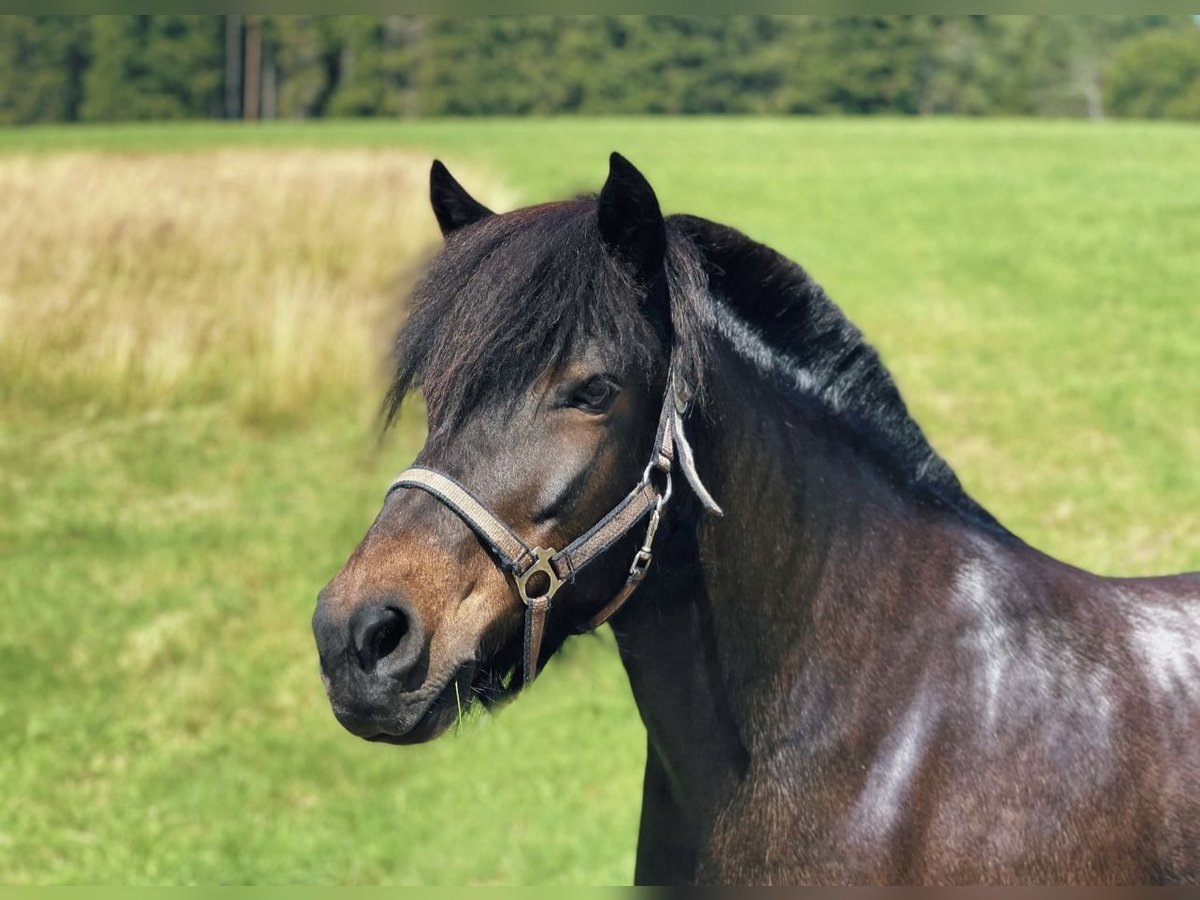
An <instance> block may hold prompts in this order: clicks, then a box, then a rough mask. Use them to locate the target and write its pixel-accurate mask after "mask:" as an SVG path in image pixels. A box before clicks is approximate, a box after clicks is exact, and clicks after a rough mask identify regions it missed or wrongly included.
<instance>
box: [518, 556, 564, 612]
mask: <svg viewBox="0 0 1200 900" xmlns="http://www.w3.org/2000/svg"><path fill="white" fill-rule="evenodd" d="M557 555H558V551H557V550H554V549H553V548H551V549H549V550H547V549H546V548H545V547H534V548H533V556H534V559H535V560H536V561H535V562H534V564H533V565H532V566H530V567H529V568H528V569H526V570H525V571H524V572H521V573H520V574H517V573H516V572H514V573H513V580H514V581H516V583H517V592H518V593H519V594H520V595H521V600H522V602H524V604H525V605H526V606H532V605H535V604H538V603H542V602H544V603H547V604H548V603H549V602H550V599H551V598H552V597H553V596H554V595H555V594H556V593H557V592H558V589H559V588H560V587H562V586H563V580H562V579H561V578H559V577H558V573H557V572H555V571H554V566H552V565H551V563H552V562H553V561H554V558H555V557H556V556H557ZM538 572H542V573H543V574H545V576H546V579H547V581H546V589H545V590H544V591H542V592H541V593H539V594H534V595H533V596H530V595H529V593H528V590H527V589H526V585H528V583H529V579H530V578H532V577H533V576H534V575H536V574H537V573H538Z"/></svg>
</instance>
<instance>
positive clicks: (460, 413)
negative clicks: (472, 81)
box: [313, 155, 1200, 884]
mask: <svg viewBox="0 0 1200 900" xmlns="http://www.w3.org/2000/svg"><path fill="white" fill-rule="evenodd" d="M431 193H432V199H433V207H434V212H435V214H436V216H437V219H438V222H439V223H440V225H441V227H442V231H443V233H444V234H445V236H446V240H445V245H444V247H443V249H442V251H441V253H440V254H439V255H438V256H437V258H436V259H434V260H433V262H432V263H431V266H430V268H429V271H428V273H427V275H426V277H425V278H424V280H423V282H422V283H421V284H420V285H419V286H418V288H417V289H416V291H415V294H414V297H413V302H412V308H411V313H410V315H409V317H408V320H407V323H406V324H405V326H404V327H403V329H402V331H401V333H400V335H399V337H398V340H397V348H396V350H397V359H398V367H397V372H396V378H395V383H394V385H393V387H392V390H391V393H390V400H389V411H390V414H392V415H394V414H395V411H396V409H397V408H398V405H399V404H400V402H401V399H402V398H403V397H404V395H405V394H406V392H407V391H409V390H410V389H411V388H419V389H420V390H421V391H422V392H423V394H424V397H425V401H426V404H427V410H428V426H429V436H428V441H427V443H426V445H425V447H424V449H423V450H422V452H421V454H420V456H419V458H418V461H417V463H418V466H417V468H414V469H410V470H409V471H408V472H407V473H406V474H405V476H404V477H402V478H401V479H399V480H398V482H397V485H396V487H395V488H394V489H393V490H392V491H390V492H389V493H388V495H387V499H386V500H385V502H384V506H383V509H382V511H381V512H380V514H379V517H378V518H377V519H376V521H375V523H374V524H373V525H372V526H371V528H370V530H369V531H368V532H367V535H366V537H365V538H364V539H363V541H362V543H361V544H360V545H359V547H358V548H357V549H356V550H355V552H354V554H353V555H352V556H351V558H350V560H349V561H348V562H347V564H346V566H345V567H344V568H343V569H342V571H341V572H340V573H339V574H338V575H337V577H335V578H334V579H333V581H332V582H331V583H330V584H329V586H328V587H326V588H325V590H324V591H323V592H322V593H321V596H320V600H319V603H318V606H317V610H316V613H315V615H314V617H313V629H314V632H315V635H316V639H317V645H318V648H319V651H320V658H321V668H322V672H323V677H324V680H325V685H326V689H327V691H328V694H329V698H330V702H331V703H332V706H333V709H334V712H335V714H336V715H337V717H338V719H339V721H341V722H342V724H343V725H345V727H346V728H348V729H349V730H350V731H352V732H353V733H355V734H357V735H360V736H362V737H364V738H367V739H371V740H378V741H386V742H391V743H399V744H403V743H410V742H417V741H425V740H429V739H431V738H433V737H435V736H437V735H438V734H440V733H441V732H442V731H444V730H445V729H446V727H447V726H448V724H450V723H451V722H452V721H453V720H454V719H455V717H456V714H457V712H456V705H457V704H456V702H455V696H456V693H458V695H459V696H461V697H463V698H473V699H475V700H476V701H477V702H480V703H483V704H491V703H495V702H497V701H499V700H501V699H504V698H506V697H508V696H511V695H512V694H514V693H515V692H517V691H518V690H519V689H520V687H521V685H522V684H524V683H526V682H527V681H528V680H529V679H530V678H532V677H533V675H535V674H536V673H537V670H538V668H539V667H540V666H541V665H543V664H544V663H545V661H546V659H547V658H549V656H550V655H551V654H552V653H553V652H554V651H555V649H557V647H558V646H560V645H561V644H562V642H563V641H564V640H565V639H566V638H567V637H568V636H570V635H571V634H573V633H575V632H576V631H578V630H581V629H583V628H586V627H587V626H588V625H589V624H590V623H594V622H595V621H596V620H598V619H599V618H601V617H602V616H603V615H606V614H607V613H608V612H611V610H612V607H613V606H614V604H615V603H616V601H614V600H613V598H614V596H615V597H616V600H617V601H623V600H628V602H626V603H624V605H621V606H620V608H619V609H618V610H617V612H616V613H615V615H613V617H612V619H611V623H612V627H613V629H614V631H615V633H616V636H617V640H618V644H619V647H620V652H621V657H622V660H623V661H624V664H625V667H626V669H627V671H628V674H629V679H630V682H631V685H632V688H633V693H634V696H635V698H636V701H637V704H638V708H639V710H640V713H641V716H642V720H643V721H644V723H645V726H646V731H647V738H648V747H647V759H646V773H645V792H644V799H643V808H642V819H641V830H640V835H639V843H638V858H637V871H636V880H637V881H638V882H641V883H682V882H724V883H776V884H779V883H845V882H854V883H876V882H918V883H919V882H925V883H930V882H938V883H978V882H987V883H1016V882H1023V883H1144V882H1151V883H1153V882H1196V881H1200V574H1189V575H1176V576H1171V577H1161V578H1140V579H1113V578H1102V577H1099V576H1096V575H1092V574H1089V573H1088V572H1084V571H1081V570H1079V569H1076V568H1073V567H1071V566H1069V565H1066V564H1064V563H1061V562H1058V561H1056V560H1054V559H1051V558H1050V557H1048V556H1046V555H1044V554H1042V553H1040V552H1038V551H1037V550H1035V549H1033V548H1032V547H1029V546H1028V545H1026V544H1025V543H1023V542H1022V541H1021V540H1019V539H1018V538H1016V537H1015V536H1013V535H1012V534H1011V533H1009V532H1008V531H1007V530H1006V529H1005V528H1004V527H1003V526H1001V525H1000V524H999V523H998V522H997V521H996V520H995V519H994V518H993V517H992V516H991V515H989V514H988V512H986V511H985V510H984V509H983V508H981V507H980V506H979V505H978V504H977V503H976V502H974V501H973V500H972V499H971V498H970V497H969V496H967V495H966V493H965V492H964V490H963V489H962V487H961V486H960V484H959V482H958V479H957V478H956V477H955V475H954V473H953V472H952V471H951V469H950V468H949V466H948V465H947V464H946V463H945V462H944V461H943V460H942V459H941V458H940V457H939V456H938V455H937V454H936V453H935V452H934V450H933V449H932V448H931V447H930V445H929V443H928V442H927V441H926V439H925V437H924V436H923V434H922V432H921V430H920V428H918V426H917V425H916V423H915V422H914V421H913V420H912V418H911V417H910V416H909V415H908V413H907V411H906V409H905V406H904V403H903V401H902V400H901V398H900V395H899V393H898V391H897V389H896V387H895V385H894V382H893V381H892V379H891V378H890V377H889V375H888V373H887V371H886V370H885V369H884V367H883V365H882V363H881V362H880V360H879V357H878V356H877V354H876V353H875V351H874V350H873V349H872V348H871V347H870V346H869V345H868V344H867V343H866V342H865V341H864V339H863V337H862V335H861V334H860V333H859V331H858V330H857V329H856V328H855V327H854V326H853V325H851V324H850V323H849V322H848V321H847V320H846V318H845V317H844V316H843V314H842V313H841V312H840V310H839V309H838V308H837V307H836V306H835V305H834V304H833V303H832V302H831V301H830V300H829V299H828V298H827V297H826V295H825V294H824V292H823V291H822V290H821V288H820V287H819V286H818V285H817V284H816V283H815V282H814V281H813V280H812V279H811V278H810V277H809V276H808V275H807V274H806V273H805V271H804V270H803V269H801V268H800V267H798V266H797V265H795V264H793V263H792V262H790V261H788V260H787V259H784V258H783V257H781V256H780V255H779V254H777V253H775V252H774V251H772V250H770V249H768V248H767V247H764V246H762V245H760V244H757V243H755V242H753V241H752V240H750V239H748V238H747V237H745V236H744V235H742V234H740V233H738V232H737V231H734V230H733V229H731V228H727V227H725V226H722V225H718V224H715V223H713V222H709V221H705V220H703V219H699V218H694V217H691V216H671V217H668V218H664V217H663V216H662V214H661V212H660V211H659V205H658V201H657V199H656V198H655V195H654V193H653V191H652V189H651V187H650V185H649V184H648V183H647V182H646V180H645V179H644V178H643V177H642V175H641V174H640V173H639V172H638V171H637V170H636V169H635V168H633V167H632V166H631V165H630V164H629V163H628V162H626V161H625V160H623V159H622V158H621V157H619V156H616V155H614V156H613V158H612V160H611V167H610V173H609V177H608V180H607V181H606V183H605V185H604V188H603V190H602V191H601V193H600V194H599V196H598V197H596V198H588V199H577V200H571V201H567V202H562V203H552V204H547V205H544V206H537V207H532V208H528V209H522V210H518V211H516V212H511V213H507V214H505V215H495V214H493V213H492V212H491V211H489V210H488V209H486V208H485V207H484V206H482V205H481V204H479V203H478V202H476V201H475V200H474V199H472V198H471V197H470V196H469V195H468V194H467V193H466V192H465V191H464V190H463V189H462V187H461V186H459V185H458V183H457V182H456V181H455V180H454V179H453V178H452V177H451V176H450V174H449V173H448V172H447V171H446V170H445V169H444V168H443V167H442V166H441V165H440V164H436V163H435V165H434V169H433V175H432V190H431ZM648 460H649V461H650V463H649V465H648V464H647V461H648ZM671 476H674V478H673V481H674V485H673V489H671V488H670V487H669V484H670V480H671ZM631 488H632V489H633V490H632V491H631ZM709 494H711V499H710V498H709ZM713 501H715V502H713ZM718 505H719V510H718ZM622 510H623V512H622ZM651 519H653V521H654V524H655V525H656V526H658V527H657V534H654V533H653V532H654V530H655V529H654V528H649V527H648V526H647V522H648V521H649V520H651ZM606 523H607V524H606ZM648 532H649V533H648ZM543 548H551V549H543ZM552 548H566V549H562V550H558V551H554V550H553V549H552ZM643 550H644V551H646V552H645V553H644V554H643V553H642V552H640V551H643ZM568 551H570V552H568ZM651 557H652V561H651ZM631 560H633V564H632V565H631V564H630V561H631ZM631 572H632V573H633V574H628V573H631ZM535 581H537V582H538V583H537V584H534V582H535ZM639 584H640V587H638V586H639ZM531 585H532V586H531ZM631 585H632V587H638V590H637V592H636V593H632V590H631V587H630V586H631ZM559 587H561V588H562V590H561V592H559V593H557V595H555V592H556V591H557V589H558V588H559ZM631 593H632V596H629V595H630V594H631ZM616 605H619V604H616ZM598 614H599V615H598ZM527 659H528V661H529V664H528V666H527V669H528V670H527V671H525V673H524V674H523V675H522V668H521V667H522V662H523V660H527Z"/></svg>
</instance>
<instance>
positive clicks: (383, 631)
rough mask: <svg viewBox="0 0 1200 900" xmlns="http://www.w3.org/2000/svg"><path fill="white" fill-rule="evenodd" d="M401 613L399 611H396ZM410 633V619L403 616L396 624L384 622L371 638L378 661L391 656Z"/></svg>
mask: <svg viewBox="0 0 1200 900" xmlns="http://www.w3.org/2000/svg"><path fill="white" fill-rule="evenodd" d="M394 612H397V613H398V612H399V610H394ZM407 633H408V619H407V618H406V617H405V616H403V615H401V616H400V618H399V619H398V620H397V621H396V622H390V623H389V622H384V623H382V624H380V626H379V627H378V628H377V629H376V630H375V634H374V636H373V637H372V638H371V646H372V647H373V648H374V650H375V658H376V659H384V658H385V657H388V656H391V654H392V651H393V650H395V649H396V647H397V646H399V644H400V641H401V640H403V639H404V635H405V634H407Z"/></svg>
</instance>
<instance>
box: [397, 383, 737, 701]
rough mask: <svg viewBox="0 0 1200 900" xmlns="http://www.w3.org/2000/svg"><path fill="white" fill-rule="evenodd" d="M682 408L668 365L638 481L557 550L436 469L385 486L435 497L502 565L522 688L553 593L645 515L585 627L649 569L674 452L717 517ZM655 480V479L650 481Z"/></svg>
mask: <svg viewBox="0 0 1200 900" xmlns="http://www.w3.org/2000/svg"><path fill="white" fill-rule="evenodd" d="M686 408H687V402H686V398H685V396H684V393H683V391H682V390H676V377H675V366H674V363H672V365H671V366H670V368H669V369H668V371H667V388H666V396H665V397H664V398H663V405H662V411H661V413H659V417H658V429H657V431H656V432H655V435H654V447H653V449H652V450H651V453H650V462H649V463H648V464H647V465H646V470H645V472H643V473H642V478H641V480H640V481H639V482H638V483H637V485H636V486H635V487H634V488H633V490H631V491H630V492H629V493H628V494H626V495H625V498H624V499H623V500H622V501H621V502H620V503H618V504H617V505H616V506H614V507H613V508H612V510H610V511H609V513H608V515H606V516H605V517H604V518H602V519H601V520H600V521H599V522H597V523H596V524H595V525H593V526H592V527H591V528H589V529H588V530H587V531H585V532H584V533H583V534H581V535H580V536H579V537H577V538H576V539H575V540H573V541H571V543H569V544H567V546H565V547H564V548H563V549H562V550H555V549H554V548H552V547H551V548H546V547H530V546H529V544H527V543H526V542H525V541H524V540H522V539H521V537H520V536H519V535H518V534H517V533H516V532H515V531H513V530H512V529H511V528H510V527H509V526H508V525H507V524H505V522H504V520H502V519H501V518H500V517H499V516H497V515H496V514H495V513H493V512H492V511H491V510H490V509H488V508H487V506H486V505H484V504H483V503H482V502H480V501H479V500H478V499H477V498H476V497H475V495H474V494H472V493H471V491H470V490H469V489H468V488H466V487H464V486H463V485H462V484H460V483H459V482H458V481H456V480H455V479H453V478H451V477H450V476H449V475H446V474H444V473H442V472H438V471H436V470H434V469H430V468H428V467H426V466H412V467H410V468H408V469H405V470H404V471H403V472H401V473H400V476H399V477H398V478H397V479H396V480H395V481H393V482H392V484H391V487H389V488H388V494H389V495H390V494H391V492H392V491H393V490H395V489H396V488H418V489H420V490H422V491H425V492H426V493H428V494H430V495H432V496H433V497H436V498H437V499H438V500H440V501H441V502H442V503H443V504H445V505H446V506H447V507H448V508H449V509H450V510H451V511H452V512H454V514H455V515H457V516H458V517H459V518H460V519H462V520H463V522H465V523H466V524H467V525H468V526H469V527H470V528H471V530H472V531H474V532H475V533H476V534H477V535H478V536H479V538H480V540H482V541H483V543H484V544H485V545H486V546H487V547H488V549H490V550H491V551H492V554H493V555H494V557H495V559H496V560H497V561H498V563H499V565H500V567H501V568H502V569H504V570H505V571H506V572H508V573H509V574H511V575H512V578H513V582H514V584H515V585H516V588H517V594H518V595H519V596H520V598H521V602H522V603H524V604H525V648H524V657H525V660H524V679H525V684H529V683H530V682H532V681H533V679H534V677H535V676H536V675H537V664H538V658H539V655H540V653H541V648H542V636H543V634H544V633H545V630H546V615H547V613H549V611H550V602H551V600H553V598H554V595H555V594H556V593H558V589H559V588H561V587H562V586H563V585H564V584H566V583H568V582H572V581H574V580H575V576H576V575H577V574H578V573H579V572H580V570H582V569H583V568H585V567H586V566H587V565H589V564H590V563H592V562H594V561H595V560H596V559H597V558H598V557H599V556H600V555H601V554H602V553H604V551H606V550H608V549H609V548H610V547H612V546H613V544H615V543H617V541H619V540H620V539H621V538H623V537H624V536H625V535H626V534H627V533H628V532H629V531H630V530H632V529H633V528H634V526H636V525H637V524H638V523H639V522H641V521H642V519H644V518H645V517H646V516H647V514H648V515H649V517H650V519H649V521H648V522H647V524H646V532H645V536H644V537H643V538H642V544H641V547H640V548H639V549H638V551H637V553H635V554H634V557H633V563H632V564H631V565H630V566H629V574H628V576H627V577H626V579H625V584H624V585H623V586H622V587H621V589H620V590H619V591H618V592H617V594H616V596H614V597H613V598H612V599H611V600H610V601H609V602H608V603H607V604H605V605H604V607H603V608H602V609H601V610H600V611H599V612H598V613H596V614H595V615H594V616H592V617H591V618H590V619H589V620H588V622H587V627H586V629H584V630H589V631H590V630H591V629H593V628H598V627H599V626H600V625H603V624H604V623H605V622H606V621H608V619H609V617H610V616H612V614H613V613H615V612H616V611H617V610H618V609H620V608H621V607H622V606H624V605H625V601H626V600H628V599H629V598H630V597H631V596H633V592H634V591H636V590H637V589H638V586H639V585H640V584H641V583H642V580H643V579H644V578H645V577H646V571H647V570H648V569H649V568H650V560H651V557H652V547H653V544H654V536H655V534H656V533H657V532H658V525H659V522H660V521H661V519H662V513H663V509H664V508H665V507H666V505H667V502H668V501H669V500H670V499H671V470H672V467H673V464H674V462H675V452H676V450H677V449H678V451H679V463H680V468H682V469H683V473H684V476H685V477H686V478H687V481H688V483H689V484H690V485H691V487H692V490H693V491H695V493H696V496H697V497H698V498H699V499H700V502H701V504H702V505H703V506H704V508H705V509H707V510H708V511H709V512H714V513H716V514H718V515H720V513H721V508H720V507H719V506H717V503H716V501H714V500H713V498H712V496H711V495H710V494H709V493H708V491H707V490H706V489H705V487H704V485H703V484H702V483H701V481H700V477H699V475H697V474H696V467H695V464H694V462H693V460H692V449H691V447H690V446H689V445H688V443H687V439H686V438H685V437H684V434H683V413H684V412H685V410H686ZM656 475H657V478H656Z"/></svg>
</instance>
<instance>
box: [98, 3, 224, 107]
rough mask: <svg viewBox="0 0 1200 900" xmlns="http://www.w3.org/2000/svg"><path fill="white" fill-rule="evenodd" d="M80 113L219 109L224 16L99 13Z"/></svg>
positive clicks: (221, 82)
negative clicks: (221, 18)
mask: <svg viewBox="0 0 1200 900" xmlns="http://www.w3.org/2000/svg"><path fill="white" fill-rule="evenodd" d="M91 30H92V57H93V61H92V65H91V67H90V68H89V69H88V70H87V74H86V75H85V76H84V100H83V104H82V107H81V109H80V118H83V119H92V120H105V121H111V120H132V119H185V118H198V117H202V116H215V115H219V113H220V109H221V106H220V103H221V93H220V92H221V87H222V84H223V77H222V51H221V48H222V41H223V32H222V30H221V20H220V18H219V17H218V16H94V17H92V20H91Z"/></svg>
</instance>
